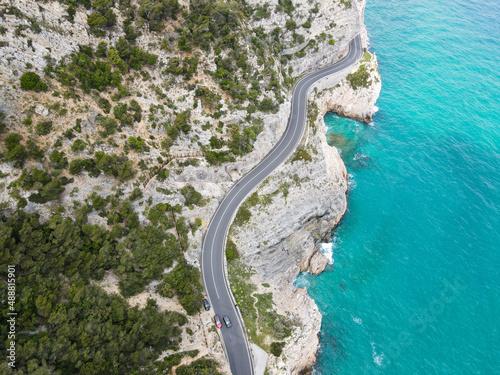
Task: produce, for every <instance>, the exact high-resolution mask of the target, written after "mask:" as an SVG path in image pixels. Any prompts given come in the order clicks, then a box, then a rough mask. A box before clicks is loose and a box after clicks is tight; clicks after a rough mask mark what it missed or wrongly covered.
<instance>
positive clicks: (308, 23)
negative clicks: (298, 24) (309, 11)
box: [302, 20, 311, 29]
mask: <svg viewBox="0 0 500 375" xmlns="http://www.w3.org/2000/svg"><path fill="white" fill-rule="evenodd" d="M302 27H303V28H304V29H310V28H311V21H310V20H307V21H306V22H304V23H303V24H302Z"/></svg>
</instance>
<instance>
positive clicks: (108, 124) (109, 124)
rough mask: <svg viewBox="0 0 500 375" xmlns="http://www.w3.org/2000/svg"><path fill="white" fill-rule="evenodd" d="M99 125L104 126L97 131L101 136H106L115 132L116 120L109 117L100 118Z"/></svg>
mask: <svg viewBox="0 0 500 375" xmlns="http://www.w3.org/2000/svg"><path fill="white" fill-rule="evenodd" d="M99 125H100V126H102V127H103V128H104V130H102V131H100V132H99V134H100V135H101V136H102V137H107V136H109V135H113V134H115V132H116V128H117V126H118V124H117V122H116V120H115V119H114V118H111V117H104V118H102V119H101V121H100V122H99Z"/></svg>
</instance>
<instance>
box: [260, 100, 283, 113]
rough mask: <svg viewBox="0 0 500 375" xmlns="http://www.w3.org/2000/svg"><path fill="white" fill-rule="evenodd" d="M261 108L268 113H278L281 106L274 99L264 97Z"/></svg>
mask: <svg viewBox="0 0 500 375" xmlns="http://www.w3.org/2000/svg"><path fill="white" fill-rule="evenodd" d="M259 110H261V111H262V112H266V113H269V112H272V113H276V112H278V110H279V107H278V105H277V104H276V103H275V102H274V101H273V100H271V99H269V98H264V99H262V101H261V102H260V104H259Z"/></svg>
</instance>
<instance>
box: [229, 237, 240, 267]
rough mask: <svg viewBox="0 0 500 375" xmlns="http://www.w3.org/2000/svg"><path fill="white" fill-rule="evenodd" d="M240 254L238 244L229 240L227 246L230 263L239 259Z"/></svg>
mask: <svg viewBox="0 0 500 375" xmlns="http://www.w3.org/2000/svg"><path fill="white" fill-rule="evenodd" d="M239 256H240V254H239V253H238V248H237V247H236V244H235V243H234V242H233V241H231V240H228V241H227V244H226V259H227V261H228V262H230V261H231V260H233V259H237V258H239Z"/></svg>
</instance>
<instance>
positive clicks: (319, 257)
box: [309, 251, 329, 275]
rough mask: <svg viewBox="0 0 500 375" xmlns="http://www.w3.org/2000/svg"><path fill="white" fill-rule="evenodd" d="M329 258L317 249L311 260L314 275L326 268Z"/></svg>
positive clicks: (310, 268) (310, 266)
mask: <svg viewBox="0 0 500 375" xmlns="http://www.w3.org/2000/svg"><path fill="white" fill-rule="evenodd" d="M328 262H329V260H328V258H327V257H326V256H325V254H323V253H322V252H321V251H316V253H314V255H313V256H312V258H311V260H310V261H309V272H311V273H312V274H313V275H319V274H320V273H321V272H323V271H324V270H325V267H326V265H327V264H328Z"/></svg>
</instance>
